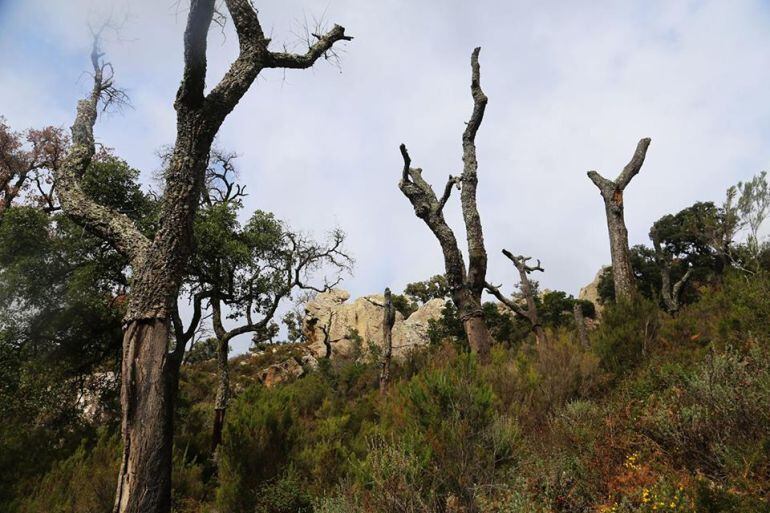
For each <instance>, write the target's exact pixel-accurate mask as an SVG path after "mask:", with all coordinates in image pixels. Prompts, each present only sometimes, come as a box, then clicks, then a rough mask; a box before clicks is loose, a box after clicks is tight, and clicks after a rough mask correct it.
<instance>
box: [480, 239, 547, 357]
mask: <svg viewBox="0 0 770 513" xmlns="http://www.w3.org/2000/svg"><path fill="white" fill-rule="evenodd" d="M503 255H505V256H506V258H508V259H509V260H510V261H511V262H513V265H514V266H515V267H516V270H517V271H519V288H520V289H521V295H522V296H523V299H524V301H525V302H526V304H527V308H526V309H525V308H523V307H522V306H521V305H519V303H518V302H517V301H516V300H515V299H512V298H509V297H505V295H503V293H502V292H500V287H495V286H494V285H491V284H489V283H487V284H486V289H487V291H488V292H489V293H490V294H492V295H493V296H495V297H496V298H497V300H498V301H500V302H501V303H503V304H504V305H505V306H507V307H508V308H509V309H510V310H511V311H512V312H513V313H514V314H516V315H518V316H519V317H521V318H522V319H526V320H527V321H528V322H529V323H530V326H531V327H532V331H533V332H534V333H535V338H536V339H537V343H538V344H542V343H545V341H546V338H545V330H543V325H542V324H540V319H539V318H538V315H537V303H536V300H537V297H536V294H537V289H536V288H535V287H533V286H532V283H531V282H530V280H529V274H530V273H532V272H534V271H540V272H544V269H543V268H542V267H541V266H540V260H538V261H537V265H536V266H534V267H532V266H529V265H527V262H528V261H529V260H531V259H532V258H531V257H525V256H521V255H519V256H514V255H513V253H511V252H510V251H508V250H507V249H504V250H503Z"/></svg>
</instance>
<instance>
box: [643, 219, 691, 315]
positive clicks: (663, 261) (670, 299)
mask: <svg viewBox="0 0 770 513" xmlns="http://www.w3.org/2000/svg"><path fill="white" fill-rule="evenodd" d="M650 239H651V240H652V247H653V248H654V249H655V261H656V262H657V264H658V268H659V270H660V294H661V298H662V300H663V306H664V307H665V309H666V310H667V311H668V313H670V314H674V313H676V312H677V311H678V310H679V306H680V303H679V295H680V294H681V292H682V287H684V284H685V283H687V280H688V279H690V276H691V275H692V267H691V266H690V264H689V263H686V264H685V267H686V269H687V271H685V273H684V274H683V275H682V277H681V278H679V279H678V280H677V281H676V282H675V283H672V281H671V268H672V266H673V261H674V259H673V256H672V254H671V253H670V252H668V251H665V250H664V249H663V248H662V247H661V234H660V232H659V231H658V230H657V229H656V225H653V227H652V229H651V230H650Z"/></svg>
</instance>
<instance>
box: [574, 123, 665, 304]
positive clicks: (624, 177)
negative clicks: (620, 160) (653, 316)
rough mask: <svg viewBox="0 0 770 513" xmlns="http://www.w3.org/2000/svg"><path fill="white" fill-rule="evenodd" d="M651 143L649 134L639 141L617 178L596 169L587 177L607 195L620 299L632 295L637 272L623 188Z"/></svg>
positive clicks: (616, 283) (606, 203)
mask: <svg viewBox="0 0 770 513" xmlns="http://www.w3.org/2000/svg"><path fill="white" fill-rule="evenodd" d="M649 145H650V139H649V138H645V139H642V140H640V141H639V143H638V144H637V146H636V151H635V152H634V156H633V157H632V158H631V161H630V162H629V163H628V164H627V165H626V167H624V168H623V171H621V173H620V174H619V175H618V177H617V178H616V179H615V181H612V180H608V179H607V178H604V177H603V176H601V175H600V174H599V173H597V172H596V171H589V172H588V178H590V179H591V181H592V182H593V183H594V185H596V187H598V188H599V192H600V193H601V195H602V199H604V210H605V212H606V215H607V228H608V230H609V235H610V254H611V256H612V276H613V281H614V284H615V294H616V296H617V297H618V299H623V300H628V299H630V298H631V296H632V295H633V294H634V290H635V286H634V274H633V269H632V267H631V258H630V255H629V250H628V230H627V229H626V222H625V219H624V218H623V192H624V191H625V189H626V187H627V186H628V184H629V182H630V181H631V179H632V178H633V177H634V176H636V175H637V174H638V173H639V171H640V170H641V168H642V164H644V158H645V156H646V155H647V148H648V147H649Z"/></svg>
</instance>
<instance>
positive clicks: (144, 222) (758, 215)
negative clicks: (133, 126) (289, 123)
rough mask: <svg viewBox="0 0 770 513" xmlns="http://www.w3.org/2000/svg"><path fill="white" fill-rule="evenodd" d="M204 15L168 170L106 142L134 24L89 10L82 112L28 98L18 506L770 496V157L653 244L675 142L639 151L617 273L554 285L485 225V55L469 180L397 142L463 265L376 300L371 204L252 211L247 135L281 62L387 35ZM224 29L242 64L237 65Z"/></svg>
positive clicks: (12, 203)
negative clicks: (350, 213) (325, 225)
mask: <svg viewBox="0 0 770 513" xmlns="http://www.w3.org/2000/svg"><path fill="white" fill-rule="evenodd" d="M182 4H184V17H183V24H184V31H183V34H180V35H179V36H180V38H181V39H182V43H183V47H182V48H183V55H180V56H179V57H180V59H181V61H182V62H181V68H180V69H181V76H180V77H179V85H178V89H177V91H176V96H175V97H174V98H171V99H169V101H168V105H167V107H168V109H173V111H174V116H175V117H174V122H175V125H174V126H175V131H176V134H175V141H174V143H173V144H171V145H168V146H164V147H162V148H160V149H157V148H148V149H147V151H149V152H152V151H157V156H158V162H159V168H160V171H159V172H157V173H156V175H155V176H154V177H153V178H152V180H151V181H150V182H148V181H147V180H146V179H145V178H143V177H145V176H146V175H143V173H142V171H141V170H139V169H136V168H135V167H133V166H132V165H131V164H130V163H129V161H128V160H127V159H126V158H125V157H124V156H122V155H121V154H120V153H119V152H118V151H116V150H115V149H113V148H111V147H109V146H108V144H105V142H101V140H100V138H99V135H98V132H99V129H100V121H101V120H102V119H103V117H104V116H105V115H106V113H108V112H111V111H112V110H113V109H115V108H119V107H120V106H125V105H128V104H130V102H131V97H130V96H131V94H133V92H132V93H131V94H130V93H129V92H128V91H127V90H125V89H123V88H121V84H120V80H119V78H120V64H119V63H118V62H112V61H111V59H110V53H109V48H108V45H107V44H106V42H105V41H106V40H107V39H108V34H110V33H111V31H113V30H114V25H113V22H112V21H107V22H103V23H102V24H95V25H92V26H91V27H90V30H91V31H90V41H91V51H90V54H88V55H84V56H83V62H84V63H87V64H88V66H89V67H88V69H87V72H86V73H85V74H84V77H85V78H84V80H85V81H86V82H87V89H88V92H87V94H86V95H85V96H84V97H82V98H77V99H74V98H73V99H72V100H71V109H70V110H71V118H72V119H71V125H70V126H69V127H66V128H65V127H61V126H54V125H50V126H35V127H26V126H12V125H11V123H10V122H9V121H8V119H6V118H5V117H0V411H1V412H2V413H3V417H4V418H3V422H2V423H0V511H4V512H5V511H7V512H9V513H47V512H50V513H100V512H109V511H111V512H114V513H139V512H142V513H169V512H177V513H236V512H238V513H240V512H266V513H290V512H291V513H293V512H306V513H311V512H316V513H352V512H371V513H434V512H435V513H477V512H492V513H494V512H499V513H524V512H532V513H653V512H655V513H718V512H733V513H752V512H756V513H761V512H770V242H768V240H767V238H766V237H765V235H764V234H765V233H766V228H767V226H766V225H765V221H766V220H767V217H768V216H769V215H770V185H769V184H768V176H767V174H766V172H764V171H761V170H759V169H756V170H751V171H750V172H748V174H747V175H746V177H745V178H744V179H743V180H740V181H735V182H734V183H730V182H726V183H725V185H724V187H723V189H722V190H723V192H721V193H720V194H721V196H720V198H721V199H720V200H718V201H713V200H708V199H705V198H704V199H702V200H700V201H696V202H694V203H692V204H691V205H689V206H687V207H685V208H683V209H681V210H678V211H672V212H670V213H667V214H665V215H663V216H662V217H660V218H659V219H657V220H656V221H655V222H654V223H652V224H651V225H650V226H649V227H648V228H647V231H645V233H644V234H643V236H644V238H645V240H646V241H647V242H646V243H644V244H633V245H632V244H631V243H630V242H629V239H631V240H638V237H637V235H638V234H632V236H631V237H630V236H629V228H628V226H627V223H626V208H625V207H626V204H625V201H624V196H625V195H626V194H631V193H632V192H631V191H633V189H634V186H635V185H636V184H637V183H638V182H640V181H643V180H645V179H646V173H645V171H646V164H645V161H646V160H647V157H648V153H649V154H650V155H652V154H653V153H654V152H655V150H656V146H655V139H654V138H649V137H642V138H640V139H638V140H636V141H633V140H632V141H628V148H627V150H628V155H627V156H626V160H625V161H623V162H617V167H616V168H615V169H605V170H601V171H597V170H587V169H586V170H581V172H582V176H581V179H582V180H583V181H584V182H585V184H587V186H590V187H591V188H592V191H593V193H594V199H593V201H592V202H591V203H589V204H586V205H584V206H583V208H585V210H596V211H601V212H602V219H603V220H604V221H605V223H603V224H597V225H596V226H590V227H589V228H590V230H592V231H599V232H601V234H602V238H603V240H604V241H605V242H606V247H603V248H602V251H603V252H605V255H606V262H607V263H608V264H609V265H605V266H603V267H601V268H600V269H599V268H597V269H596V270H597V271H598V274H597V275H596V278H595V280H594V281H593V282H592V283H590V284H588V285H587V286H586V287H584V288H583V289H582V290H581V292H580V293H579V294H571V293H569V292H567V291H563V290H552V289H548V288H546V287H544V286H542V285H541V283H540V282H541V281H542V279H543V277H544V276H547V274H548V272H549V270H550V269H551V267H550V263H549V262H548V261H546V260H545V259H544V258H542V255H541V256H539V255H536V254H531V253H529V252H528V249H527V245H526V244H524V243H522V242H521V241H517V240H515V239H509V240H507V241H506V242H505V244H507V246H502V245H499V244H500V243H499V241H498V240H496V239H494V238H491V237H489V236H487V238H486V239H485V227H486V226H487V224H486V223H489V224H492V223H495V222H497V220H494V219H491V217H492V216H487V215H485V203H484V201H482V200H481V198H483V196H482V194H481V192H480V191H482V190H483V189H484V187H485V177H486V176H489V175H488V173H492V172H493V171H492V170H490V171H487V168H485V160H484V154H483V151H477V140H478V141H481V139H482V138H484V137H485V135H486V134H487V132H485V131H484V126H485V125H484V123H485V115H488V112H487V110H488V107H489V109H494V108H496V107H497V105H498V104H495V103H490V102H489V98H488V96H487V94H488V93H487V90H486V88H485V84H486V77H487V76H488V75H492V74H494V73H495V69H493V68H487V67H482V64H483V63H484V55H485V54H484V52H483V51H482V49H481V48H479V47H476V48H468V51H467V52H466V54H465V59H467V61H464V62H463V63H462V66H463V67H462V69H463V70H464V71H463V80H464V82H463V84H462V85H463V87H464V88H465V89H464V91H465V94H466V102H465V103H463V104H458V105H454V104H453V105H446V106H444V108H447V109H457V110H459V111H460V112H461V113H462V114H463V116H464V123H463V125H462V126H458V127H447V130H453V129H455V132H453V133H452V137H454V138H455V139H456V143H457V144H456V150H457V151H456V153H457V156H459V157H461V160H459V161H458V163H459V166H460V168H459V170H458V171H457V172H455V173H454V174H450V175H449V176H448V178H447V179H446V181H445V182H444V181H443V179H442V180H441V181H440V182H435V181H434V180H433V178H430V179H429V178H428V175H429V173H430V174H431V176H432V177H435V176H436V175H435V174H433V172H432V171H428V170H427V167H426V171H425V172H423V169H422V168H420V167H417V166H418V164H419V163H420V162H422V161H427V160H428V156H427V155H426V153H427V152H428V151H429V150H430V148H420V147H419V145H417V144H410V142H409V141H408V140H407V141H404V143H403V144H401V145H400V147H393V148H390V149H389V150H390V151H392V154H393V158H394V160H393V162H397V163H398V164H397V165H396V166H394V167H393V169H392V177H391V179H390V181H391V183H392V188H393V190H394V191H398V193H399V196H400V200H401V201H400V203H398V204H393V205H391V206H390V208H391V209H393V210H401V211H407V212H409V213H410V219H411V221H412V222H411V223H410V226H409V228H408V229H409V230H412V231H413V232H414V233H418V232H419V233H421V234H425V235H428V236H429V237H430V241H431V244H432V245H434V246H435V248H436V249H437V250H438V251H440V253H437V254H440V255H441V256H442V258H441V259H437V260H436V261H434V262H431V263H432V264H433V265H434V267H435V271H434V272H433V273H432V274H429V275H426V276H424V277H423V279H421V280H418V281H414V282H412V283H408V284H407V285H405V286H403V287H398V288H396V285H395V284H393V283H389V282H387V281H384V280H383V282H382V283H381V288H380V289H379V290H372V291H370V294H369V295H365V296H362V297H359V298H353V299H352V300H351V297H350V296H351V295H350V293H348V292H347V291H345V290H344V288H343V287H345V286H346V281H347V280H350V279H351V277H352V276H356V275H359V274H366V273H367V269H364V268H360V267H359V266H358V265H357V262H356V259H355V256H356V255H355V254H354V252H353V251H351V249H350V239H349V236H348V234H347V233H346V232H345V230H344V228H345V220H344V219H341V220H340V227H332V228H331V229H329V230H328V231H326V232H325V233H323V234H321V235H320V236H319V235H318V234H316V233H311V232H307V231H304V230H302V229H301V227H297V226H294V225H293V223H290V222H288V221H286V220H284V219H282V218H281V217H280V216H279V215H277V214H276V213H273V212H270V211H267V210H261V209H251V208H250V205H251V203H249V202H247V198H248V197H249V193H250V190H249V189H248V188H247V187H246V185H245V182H244V180H243V176H244V175H245V174H246V173H249V172H250V171H249V170H247V169H242V168H241V167H240V160H239V155H238V154H237V153H236V152H235V151H232V150H230V149H228V148H227V141H226V140H223V138H220V137H219V134H220V128H221V127H222V126H223V124H224V123H225V121H226V119H227V118H228V116H230V115H231V113H233V112H234V111H236V110H237V109H238V108H239V103H240V102H241V100H242V99H243V98H244V97H245V96H246V95H259V94H264V93H263V90H261V89H260V88H259V85H260V84H259V77H260V75H261V74H263V73H267V72H269V71H271V70H278V71H279V72H285V70H308V71H304V72H302V74H301V78H295V79H293V80H306V81H310V82H313V81H318V80H322V77H318V76H315V75H313V74H312V73H311V72H310V71H309V70H310V69H313V68H316V67H318V66H323V65H328V62H329V61H331V62H332V63H338V62H344V53H345V52H347V53H353V52H355V51H356V43H357V41H358V38H359V37H360V36H358V35H357V34H355V32H353V31H351V32H349V31H348V30H347V29H346V28H343V27H342V26H340V25H333V24H332V25H330V26H329V27H325V26H324V27H320V28H319V29H318V30H315V29H314V30H312V32H311V31H308V36H307V40H306V41H305V43H306V44H305V45H304V47H303V48H301V49H300V51H292V50H291V49H287V48H286V47H284V48H281V49H278V48H279V45H277V44H275V43H274V44H272V45H271V40H272V38H273V36H272V30H271V29H268V28H267V27H268V26H269V22H268V21H266V20H263V19H262V18H263V16H262V14H261V13H260V11H259V10H258V9H257V8H256V7H255V5H253V4H252V2H250V1H249V0H224V1H222V2H218V1H215V0H190V1H189V2H186V1H185V2H182ZM225 24H228V25H229V27H230V28H231V29H232V30H233V31H234V34H235V36H236V37H237V47H238V54H237V55H235V56H233V59H232V62H231V63H230V64H229V65H228V67H227V68H226V71H225V72H224V74H223V76H222V77H221V78H220V79H219V80H217V81H212V77H211V76H210V74H209V75H207V69H208V67H210V65H211V64H212V63H211V62H209V60H208V58H209V54H210V46H211V45H212V43H211V41H210V40H209V35H210V34H211V33H212V32H216V31H218V30H220V28H221V27H222V26H224V25H225ZM263 27H264V28H263ZM321 28H322V29H323V30H321ZM353 28H354V27H351V29H353ZM351 33H353V34H355V35H356V37H355V38H354V37H353V36H352V35H350V34H351ZM129 44H130V43H129ZM343 49H344V50H343ZM485 49H486V47H485ZM383 65H387V64H383ZM482 69H483V72H482ZM343 72H344V73H355V70H354V69H350V68H345V69H344V71H343ZM298 76H299V75H298ZM338 93H339V98H336V99H335V98H327V101H329V102H335V101H339V102H342V101H344V95H345V91H342V90H340V91H338ZM488 103H489V106H488ZM2 114H3V113H2V112H0V115H2ZM423 114H427V112H426V113H415V118H414V119H413V120H411V122H413V123H420V122H421V121H420V120H421V116H422V115H423ZM639 135H640V136H644V135H646V134H639ZM650 135H653V136H654V135H655V134H650ZM311 143H312V141H309V142H307V144H311ZM634 143H635V144H636V146H635V147H634V146H633V145H634ZM256 144H257V145H258V144H259V142H257V143H256ZM274 150H275V151H280V150H281V148H277V149H274ZM425 165H426V166H427V165H428V162H426V164H425ZM438 171H441V170H438ZM283 172H286V173H291V172H292V171H291V170H283ZM442 176H446V174H443V175H442ZM432 182H433V183H432ZM486 183H488V182H486ZM664 185H665V184H664ZM551 187H552V188H554V189H556V188H558V187H559V184H558V183H554V184H551ZM272 193H275V194H282V192H281V191H273V192H272ZM287 201H291V199H290V198H287ZM648 201H654V199H653V198H650V199H648ZM453 205H454V207H455V208H459V210H458V212H459V215H458V216H454V215H445V209H449V208H451V207H452V206H453ZM634 206H636V205H634ZM602 207H603V210H602ZM554 208H557V209H558V205H556V206H555V207H554ZM629 208H630V207H629ZM411 214H413V215H411ZM382 215H383V216H385V215H387V213H382ZM511 215H512V216H514V217H515V218H516V219H513V220H510V222H512V223H513V222H528V221H529V220H530V218H531V216H532V215H533V214H532V213H531V212H526V213H525V212H512V214H511ZM377 219H378V217H377V215H370V216H367V217H366V222H367V223H370V224H371V225H372V228H371V229H372V230H374V231H376V230H377V229H378V228H377V226H376V225H377V223H378V220H377ZM457 221H459V223H458V222H457ZM501 221H502V222H506V220H501ZM486 233H488V232H486ZM542 236H543V237H550V236H554V237H556V235H555V234H554V235H549V234H546V233H543V234H542ZM572 249H573V250H574V248H572ZM398 250H399V248H398V247H392V248H390V251H394V252H396V251H398ZM498 256H499V257H500V258H501V259H503V260H504V261H505V263H506V267H505V268H506V269H507V274H504V275H499V274H498V273H493V272H491V271H490V269H489V267H490V264H489V262H490V260H491V259H492V258H497V257H498ZM382 258H383V259H384V260H386V261H387V260H388V255H387V254H385V255H382ZM391 287H393V289H394V290H391ZM244 337H245V339H248V340H250V345H249V349H248V351H245V352H240V353H239V352H236V351H234V350H233V342H234V341H235V340H244Z"/></svg>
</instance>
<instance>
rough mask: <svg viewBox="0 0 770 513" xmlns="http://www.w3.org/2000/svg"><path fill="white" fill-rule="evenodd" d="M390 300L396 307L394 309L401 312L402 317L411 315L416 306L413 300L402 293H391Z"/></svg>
mask: <svg viewBox="0 0 770 513" xmlns="http://www.w3.org/2000/svg"><path fill="white" fill-rule="evenodd" d="M392 300H393V307H394V308H395V309H396V311H398V312H401V315H403V316H404V319H406V318H408V317H409V316H410V315H412V314H413V313H414V312H415V311H416V310H417V308H418V305H417V303H416V302H415V301H413V300H410V299H409V298H408V297H407V296H406V295H404V294H393V295H392Z"/></svg>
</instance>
